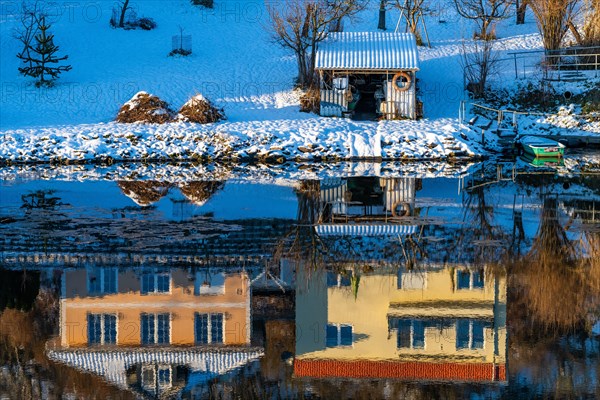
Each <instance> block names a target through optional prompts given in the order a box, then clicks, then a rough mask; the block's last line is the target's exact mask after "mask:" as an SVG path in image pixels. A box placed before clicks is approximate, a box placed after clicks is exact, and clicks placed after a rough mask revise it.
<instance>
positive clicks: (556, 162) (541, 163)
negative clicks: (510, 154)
mask: <svg viewBox="0 0 600 400" xmlns="http://www.w3.org/2000/svg"><path fill="white" fill-rule="evenodd" d="M521 159H522V160H523V161H524V162H526V163H527V164H529V165H531V166H534V167H548V168H556V167H564V166H565V159H564V157H535V156H533V155H531V154H523V155H522V156H521Z"/></svg>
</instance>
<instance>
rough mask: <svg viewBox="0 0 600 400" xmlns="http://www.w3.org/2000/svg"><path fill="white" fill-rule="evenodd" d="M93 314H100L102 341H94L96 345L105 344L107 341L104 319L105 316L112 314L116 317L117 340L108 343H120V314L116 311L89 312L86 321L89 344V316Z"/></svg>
mask: <svg viewBox="0 0 600 400" xmlns="http://www.w3.org/2000/svg"><path fill="white" fill-rule="evenodd" d="M91 315H99V316H100V343H94V345H97V346H104V345H105V344H107V343H106V339H105V338H106V331H105V329H104V319H105V317H106V316H107V315H108V316H111V317H115V342H114V343H108V344H110V345H113V344H114V345H117V344H119V315H118V314H114V313H88V314H87V318H86V323H87V324H88V327H87V333H86V334H87V341H88V344H89V343H90V336H89V335H90V327H89V316H91Z"/></svg>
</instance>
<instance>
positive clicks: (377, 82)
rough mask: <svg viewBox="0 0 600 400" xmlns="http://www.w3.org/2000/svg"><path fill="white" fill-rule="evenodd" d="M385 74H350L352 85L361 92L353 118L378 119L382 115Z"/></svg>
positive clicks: (360, 119)
mask: <svg viewBox="0 0 600 400" xmlns="http://www.w3.org/2000/svg"><path fill="white" fill-rule="evenodd" d="M384 82H385V75H384V74H357V75H352V76H350V85H351V86H353V87H354V88H355V89H356V91H357V92H358V93H359V96H360V97H359V99H358V102H357V103H356V106H355V108H354V114H353V116H352V119H354V120H357V121H376V120H378V119H379V118H380V117H381V114H380V110H381V101H382V99H383V97H384V95H383V85H384Z"/></svg>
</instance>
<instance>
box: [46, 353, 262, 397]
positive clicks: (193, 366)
mask: <svg viewBox="0 0 600 400" xmlns="http://www.w3.org/2000/svg"><path fill="white" fill-rule="evenodd" d="M263 354H264V352H263V350H262V349H260V348H256V347H254V348H227V349H215V348H212V349H207V348H193V349H176V348H175V349H174V348H164V347H162V348H160V347H158V348H130V349H125V348H117V349H112V350H108V349H59V350H49V351H48V358H50V359H51V360H53V361H56V362H61V363H64V364H66V365H68V366H70V367H74V368H78V369H81V370H84V371H86V372H91V373H94V374H96V375H99V376H101V377H102V378H103V379H105V380H106V381H107V382H109V383H112V384H115V385H117V386H119V387H121V388H127V369H128V368H129V367H131V366H134V365H138V364H155V363H159V364H174V365H186V366H188V367H189V368H190V370H191V371H192V373H193V372H202V373H208V374H211V375H224V374H226V373H228V372H231V371H233V370H235V369H237V368H240V367H242V366H244V365H245V364H247V363H249V362H251V361H254V360H256V359H258V358H259V357H262V355H263Z"/></svg>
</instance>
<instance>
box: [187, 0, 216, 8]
mask: <svg viewBox="0 0 600 400" xmlns="http://www.w3.org/2000/svg"><path fill="white" fill-rule="evenodd" d="M191 1H192V4H193V5H195V6H204V7H206V8H213V7H214V5H215V2H214V0H191Z"/></svg>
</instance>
